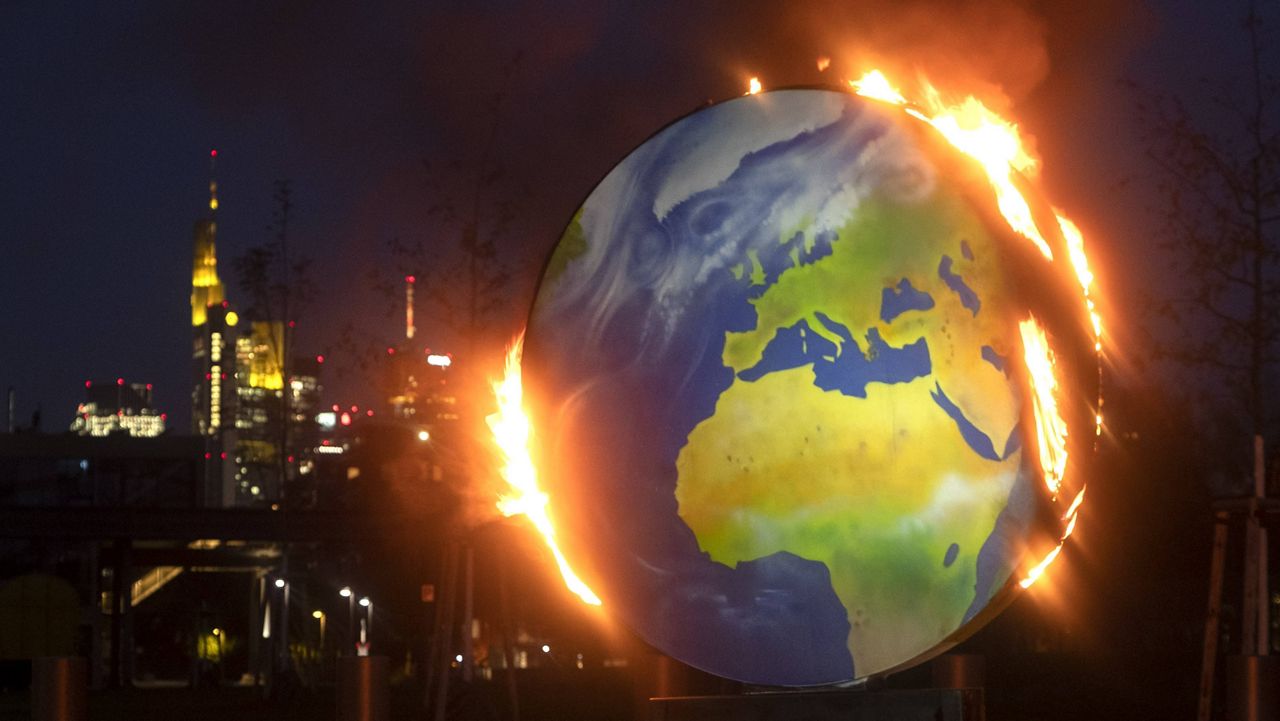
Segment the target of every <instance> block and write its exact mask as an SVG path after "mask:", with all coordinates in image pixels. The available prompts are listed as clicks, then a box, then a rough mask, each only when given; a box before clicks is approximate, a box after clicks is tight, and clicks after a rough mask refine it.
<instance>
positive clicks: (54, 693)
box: [31, 656, 87, 721]
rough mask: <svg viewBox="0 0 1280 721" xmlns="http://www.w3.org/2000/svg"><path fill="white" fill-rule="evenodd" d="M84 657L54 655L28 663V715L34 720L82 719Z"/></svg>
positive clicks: (84, 673) (83, 713)
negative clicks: (29, 693) (29, 674)
mask: <svg viewBox="0 0 1280 721" xmlns="http://www.w3.org/2000/svg"><path fill="white" fill-rule="evenodd" d="M86 672H87V664H86V662H85V660H84V659H83V658H78V657H72V656H54V657H51V658H37V659H34V660H33V661H32V663H31V717H32V719H34V721H84V719H85V717H86V714H85V676H86Z"/></svg>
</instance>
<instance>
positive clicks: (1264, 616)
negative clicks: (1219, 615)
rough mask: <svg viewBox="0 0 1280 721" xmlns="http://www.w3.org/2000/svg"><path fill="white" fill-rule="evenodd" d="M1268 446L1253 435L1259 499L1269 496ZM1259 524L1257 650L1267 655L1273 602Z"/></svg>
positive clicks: (1263, 531)
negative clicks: (1271, 601)
mask: <svg viewBox="0 0 1280 721" xmlns="http://www.w3.org/2000/svg"><path fill="white" fill-rule="evenodd" d="M1266 463H1267V461H1266V447H1265V445H1264V443H1263V440H1262V436H1261V435H1256V436H1254V437H1253V495H1254V498H1257V499H1258V500H1259V501H1261V500H1262V499H1264V498H1266V497H1267V468H1266ZM1254 523H1255V524H1256V525H1257V526H1258V542H1257V543H1258V549H1257V554H1258V555H1257V561H1258V570H1257V572H1256V573H1257V577H1258V580H1257V593H1258V600H1257V611H1258V634H1257V642H1258V645H1257V651H1256V653H1257V654H1258V655H1259V656H1266V655H1267V652H1268V651H1269V650H1270V648H1271V638H1270V635H1271V634H1270V631H1271V603H1270V599H1269V596H1270V594H1269V593H1268V590H1267V585H1268V584H1267V527H1266V526H1264V525H1262V524H1261V523H1260V522H1259V521H1258V520H1256V519H1255V520H1254Z"/></svg>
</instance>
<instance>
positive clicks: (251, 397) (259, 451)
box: [235, 321, 284, 501]
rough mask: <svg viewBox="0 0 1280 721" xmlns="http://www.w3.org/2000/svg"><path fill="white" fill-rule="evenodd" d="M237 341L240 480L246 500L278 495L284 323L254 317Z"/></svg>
mask: <svg viewBox="0 0 1280 721" xmlns="http://www.w3.org/2000/svg"><path fill="white" fill-rule="evenodd" d="M248 330H249V332H248V333H242V334H241V335H240V337H239V338H237V339H236V344H235V349H236V352H235V378H236V386H235V393H236V415H235V428H236V435H237V441H236V445H235V462H236V465H237V469H236V471H235V480H236V487H237V495H238V497H239V498H241V499H242V500H245V501H250V500H263V499H274V498H279V494H280V468H281V464H280V458H279V455H278V451H279V448H280V447H281V443H282V442H283V436H282V430H281V424H280V420H281V417H282V415H283V412H284V409H283V407H282V402H281V394H282V393H283V389H284V370H283V368H282V367H281V366H282V363H281V360H280V358H281V352H282V350H283V344H284V325H283V324H282V323H280V322H279V321H253V322H251V323H250V324H249V329H248Z"/></svg>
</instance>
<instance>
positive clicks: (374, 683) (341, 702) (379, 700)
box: [338, 656, 389, 721]
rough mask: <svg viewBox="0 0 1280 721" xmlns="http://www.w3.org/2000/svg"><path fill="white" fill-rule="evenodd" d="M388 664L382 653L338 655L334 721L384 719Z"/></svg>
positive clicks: (383, 720)
mask: <svg viewBox="0 0 1280 721" xmlns="http://www.w3.org/2000/svg"><path fill="white" fill-rule="evenodd" d="M388 668H389V663H388V661H387V657H386V656H343V657H342V658H340V659H338V721H385V719H386V718H387V706H388V704H387V693H388V691H387V685H388V678H389V675H388Z"/></svg>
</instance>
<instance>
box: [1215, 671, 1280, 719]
mask: <svg viewBox="0 0 1280 721" xmlns="http://www.w3.org/2000/svg"><path fill="white" fill-rule="evenodd" d="M1278 672H1280V664H1277V663H1276V659H1274V658H1271V657H1270V656H1228V657H1227V715H1226V718H1228V719H1230V720H1231V721H1273V720H1274V719H1275V718H1276V713H1277V709H1278V708H1280V703H1278V702H1280V699H1277V698H1276V696H1277V690H1280V673H1278Z"/></svg>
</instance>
